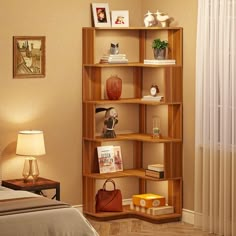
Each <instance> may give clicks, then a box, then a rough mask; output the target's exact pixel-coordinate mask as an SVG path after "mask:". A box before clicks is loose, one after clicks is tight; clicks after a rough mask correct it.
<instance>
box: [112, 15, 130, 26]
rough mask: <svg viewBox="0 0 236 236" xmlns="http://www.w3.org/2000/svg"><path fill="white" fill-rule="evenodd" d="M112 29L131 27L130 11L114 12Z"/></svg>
mask: <svg viewBox="0 0 236 236" xmlns="http://www.w3.org/2000/svg"><path fill="white" fill-rule="evenodd" d="M111 20H112V21H111V22H112V23H111V26H112V27H129V11H112V12H111Z"/></svg>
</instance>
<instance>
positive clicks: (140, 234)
mask: <svg viewBox="0 0 236 236" xmlns="http://www.w3.org/2000/svg"><path fill="white" fill-rule="evenodd" d="M88 220H89V222H90V223H91V224H92V225H93V227H94V228H95V229H96V230H97V232H98V233H99V235H100V236H118V235H119V236H214V235H213V234H208V233H206V232H202V231H201V230H199V229H196V228H194V226H193V225H191V224H187V223H183V222H175V223H165V224H152V223H149V222H146V221H142V220H139V219H133V218H129V219H122V220H112V221H105V222H103V221H102V222H101V221H95V220H91V219H88Z"/></svg>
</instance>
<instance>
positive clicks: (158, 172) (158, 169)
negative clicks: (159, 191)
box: [145, 164, 164, 179]
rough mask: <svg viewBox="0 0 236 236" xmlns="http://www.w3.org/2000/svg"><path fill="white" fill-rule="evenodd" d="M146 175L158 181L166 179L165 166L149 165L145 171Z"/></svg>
mask: <svg viewBox="0 0 236 236" xmlns="http://www.w3.org/2000/svg"><path fill="white" fill-rule="evenodd" d="M145 175H146V176H149V177H153V178H157V179H162V178H164V165H162V164H152V165H148V166H147V169H146V170H145Z"/></svg>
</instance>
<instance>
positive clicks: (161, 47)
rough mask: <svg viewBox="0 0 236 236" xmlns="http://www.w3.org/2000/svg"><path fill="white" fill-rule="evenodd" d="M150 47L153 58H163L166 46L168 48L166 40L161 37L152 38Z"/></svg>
mask: <svg viewBox="0 0 236 236" xmlns="http://www.w3.org/2000/svg"><path fill="white" fill-rule="evenodd" d="M152 48H153V53H154V58H155V59H165V56H166V48H168V41H167V40H161V39H154V40H153V42H152Z"/></svg>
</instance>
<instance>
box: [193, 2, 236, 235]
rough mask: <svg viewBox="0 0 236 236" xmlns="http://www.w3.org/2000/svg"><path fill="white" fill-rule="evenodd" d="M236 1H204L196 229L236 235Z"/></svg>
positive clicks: (199, 53)
mask: <svg viewBox="0 0 236 236" xmlns="http://www.w3.org/2000/svg"><path fill="white" fill-rule="evenodd" d="M235 53H236V0H198V29H197V65H196V126H195V128H196V129H195V132H196V139H195V140H196V141H195V142H196V143H195V151H196V152H195V199H194V202H195V225H196V226H197V227H200V228H202V229H203V230H205V231H208V232H210V233H215V234H219V235H225V236H228V235H231V236H236V160H235V158H236V155H235V152H236V57H235Z"/></svg>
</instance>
